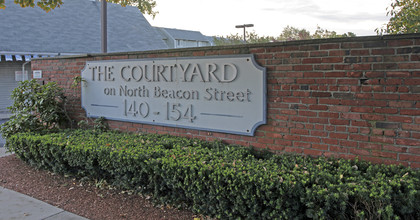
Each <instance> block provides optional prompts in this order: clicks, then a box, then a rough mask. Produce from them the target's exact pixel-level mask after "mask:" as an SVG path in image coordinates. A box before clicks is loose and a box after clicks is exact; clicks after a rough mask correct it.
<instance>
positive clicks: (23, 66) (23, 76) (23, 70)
mask: <svg viewBox="0 0 420 220" xmlns="http://www.w3.org/2000/svg"><path fill="white" fill-rule="evenodd" d="M30 62H31V61H26V62H25V63H24V64H22V82H23V81H24V80H25V75H24V74H25V65H26V64H28V63H30ZM28 79H29V76H28Z"/></svg>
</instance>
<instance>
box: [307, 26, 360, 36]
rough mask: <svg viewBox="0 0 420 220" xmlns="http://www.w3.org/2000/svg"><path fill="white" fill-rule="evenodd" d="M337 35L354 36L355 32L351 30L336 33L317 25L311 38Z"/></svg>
mask: <svg viewBox="0 0 420 220" xmlns="http://www.w3.org/2000/svg"><path fill="white" fill-rule="evenodd" d="M338 37H356V34H354V33H353V32H347V33H344V34H337V32H335V31H329V30H327V29H322V28H321V27H320V26H317V28H316V31H315V33H314V34H313V35H312V39H321V38H338Z"/></svg>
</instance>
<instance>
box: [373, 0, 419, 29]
mask: <svg viewBox="0 0 420 220" xmlns="http://www.w3.org/2000/svg"><path fill="white" fill-rule="evenodd" d="M387 10H388V12H387V14H386V15H387V16H391V18H390V19H389V22H388V23H387V24H386V25H384V27H382V28H380V29H379V28H377V29H376V33H377V34H384V33H386V34H407V33H419V32H420V0H394V1H393V2H392V3H391V6H390V7H388V8H387Z"/></svg>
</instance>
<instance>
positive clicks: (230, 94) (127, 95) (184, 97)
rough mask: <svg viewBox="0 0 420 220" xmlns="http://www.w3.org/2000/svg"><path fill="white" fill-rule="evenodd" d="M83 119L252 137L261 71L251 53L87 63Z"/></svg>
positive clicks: (262, 116)
mask: <svg viewBox="0 0 420 220" xmlns="http://www.w3.org/2000/svg"><path fill="white" fill-rule="evenodd" d="M81 75H82V79H83V80H82V81H83V83H82V84H83V85H82V107H83V108H84V109H85V110H86V113H87V116H88V117H93V118H97V117H101V116H102V117H105V118H107V119H110V120H118V121H129V122H136V123H144V124H152V125H162V126H171V127H180V128H190V129H197V130H205V131H215V132H224V133H232V134H241V135H249V136H252V135H254V132H255V130H256V128H257V127H258V126H259V125H262V124H265V123H266V93H267V92H266V71H265V68H263V67H261V66H259V65H258V64H257V63H256V62H255V60H254V56H253V55H236V56H212V57H182V58H159V59H141V60H103V61H88V62H86V66H85V68H84V69H83V70H82V74H81Z"/></svg>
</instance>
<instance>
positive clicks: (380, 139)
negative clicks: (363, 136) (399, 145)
mask: <svg viewBox="0 0 420 220" xmlns="http://www.w3.org/2000/svg"><path fill="white" fill-rule="evenodd" d="M370 141H371V142H379V143H385V144H393V143H394V138H389V137H377V136H372V137H370Z"/></svg>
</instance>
